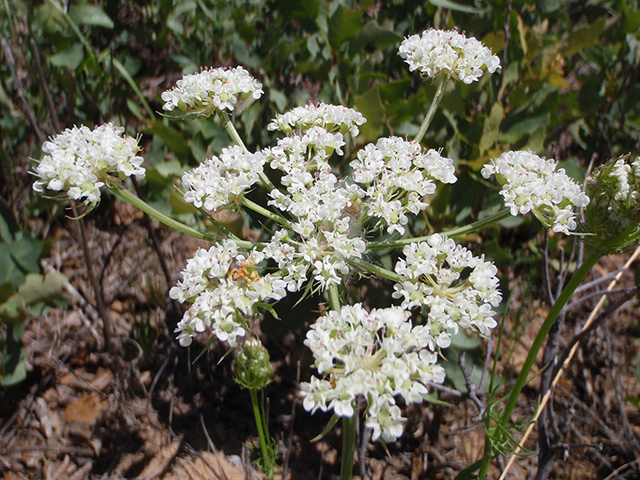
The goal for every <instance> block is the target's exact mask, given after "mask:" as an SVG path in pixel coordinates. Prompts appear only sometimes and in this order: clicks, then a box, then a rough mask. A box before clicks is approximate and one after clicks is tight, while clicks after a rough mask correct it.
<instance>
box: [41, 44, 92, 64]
mask: <svg viewBox="0 0 640 480" xmlns="http://www.w3.org/2000/svg"><path fill="white" fill-rule="evenodd" d="M82 60H84V47H83V46H82V44H81V43H74V44H73V45H71V46H70V47H69V48H67V49H66V50H63V51H61V52H60V53H56V54H55V55H51V56H50V57H49V63H51V65H53V66H54V67H59V68H65V67H66V68H69V69H71V70H75V69H77V68H78V67H79V66H80V64H81V63H82Z"/></svg>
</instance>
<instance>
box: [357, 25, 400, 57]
mask: <svg viewBox="0 0 640 480" xmlns="http://www.w3.org/2000/svg"><path fill="white" fill-rule="evenodd" d="M401 40H402V35H399V34H397V33H396V32H393V31H391V30H387V29H386V28H382V27H381V26H380V25H378V22H376V21H375V20H370V21H368V22H367V23H366V24H365V26H364V27H363V28H362V29H361V30H360V31H359V32H358V34H357V35H355V36H354V37H353V39H352V40H351V42H350V43H349V55H350V56H351V57H353V56H354V55H356V54H357V53H358V52H359V51H360V50H362V49H363V48H364V47H365V46H366V45H367V44H369V43H372V42H373V43H375V44H376V47H377V48H379V49H384V48H386V47H388V46H390V45H394V44H397V43H399V42H400V41H401Z"/></svg>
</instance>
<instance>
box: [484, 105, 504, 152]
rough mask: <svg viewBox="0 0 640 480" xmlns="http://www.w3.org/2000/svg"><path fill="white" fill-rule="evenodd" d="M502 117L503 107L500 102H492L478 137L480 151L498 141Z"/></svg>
mask: <svg viewBox="0 0 640 480" xmlns="http://www.w3.org/2000/svg"><path fill="white" fill-rule="evenodd" d="M503 118H504V109H503V108H502V104H501V103H500V102H496V103H494V104H493V106H492V107H491V112H490V113H489V116H488V117H487V118H486V119H485V121H484V126H483V127H482V137H481V138H480V151H481V152H483V153H484V152H486V151H487V150H489V149H490V148H491V147H492V146H493V145H495V143H496V142H497V141H498V136H499V135H500V123H502V120H503Z"/></svg>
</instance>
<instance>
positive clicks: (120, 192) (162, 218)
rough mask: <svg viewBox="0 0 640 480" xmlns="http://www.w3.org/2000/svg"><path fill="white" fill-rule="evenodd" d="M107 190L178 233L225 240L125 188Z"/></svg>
mask: <svg viewBox="0 0 640 480" xmlns="http://www.w3.org/2000/svg"><path fill="white" fill-rule="evenodd" d="M109 190H110V191H111V192H112V193H113V194H114V195H115V196H116V197H118V198H119V199H120V200H123V201H125V202H128V203H130V204H131V205H133V206H134V207H136V208H139V209H140V210H142V211H143V212H144V213H146V214H147V215H149V216H150V217H151V218H154V219H156V220H157V221H159V222H160V223H162V224H163V225H166V226H167V227H169V228H172V229H174V230H177V231H178V232H180V233H184V234H185V235H189V236H190V237H194V238H199V239H201V240H207V241H209V242H217V243H220V242H222V241H224V240H225V239H224V238H222V237H219V236H218V235H211V234H208V233H203V232H200V231H198V230H196V229H195V228H193V227H190V226H189V225H185V224H184V223H182V222H179V221H178V220H175V219H173V218H171V217H169V216H167V215H165V214H164V213H162V212H159V211H158V210H156V209H155V208H153V207H152V206H151V205H149V204H148V203H147V202H145V201H144V200H142V199H141V198H140V197H138V196H136V195H135V194H133V193H132V192H130V191H129V190H126V189H124V188H121V187H114V186H110V187H109ZM234 241H235V243H236V245H237V246H238V247H240V248H247V249H251V248H253V247H254V246H255V244H254V243H253V242H248V241H246V240H234Z"/></svg>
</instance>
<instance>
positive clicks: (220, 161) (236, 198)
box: [182, 145, 265, 211]
mask: <svg viewBox="0 0 640 480" xmlns="http://www.w3.org/2000/svg"><path fill="white" fill-rule="evenodd" d="M264 162H265V158H264V155H263V154H262V153H261V152H257V153H250V152H247V151H245V150H244V149H243V148H242V147H239V146H237V145H235V146H232V147H229V148H223V149H222V153H221V154H220V157H216V156H213V157H212V158H210V159H209V160H206V161H204V162H202V163H201V164H200V166H198V167H197V168H195V169H193V170H191V171H190V172H187V173H185V174H184V175H183V176H182V186H183V187H184V188H185V190H186V191H185V194H184V199H185V201H186V202H189V203H193V205H194V206H196V207H197V208H200V207H204V208H205V209H206V210H210V211H215V210H218V209H219V208H222V207H225V206H226V205H228V204H229V203H235V204H239V203H240V201H241V200H242V195H243V194H244V192H246V191H247V190H248V189H249V188H251V186H253V185H254V184H255V183H256V182H257V181H258V180H259V175H260V173H261V172H262V170H263V166H264Z"/></svg>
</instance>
